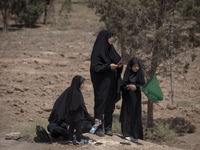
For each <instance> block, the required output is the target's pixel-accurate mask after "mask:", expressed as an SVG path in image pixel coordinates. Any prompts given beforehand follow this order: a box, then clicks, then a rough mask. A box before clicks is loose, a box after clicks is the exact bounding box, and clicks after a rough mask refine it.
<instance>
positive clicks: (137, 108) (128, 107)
mask: <svg viewBox="0 0 200 150" xmlns="http://www.w3.org/2000/svg"><path fill="white" fill-rule="evenodd" d="M134 64H138V65H139V70H138V71H137V72H133V71H132V69H131V68H132V66H133V65H134ZM123 82H124V85H123V88H122V89H123V90H122V107H121V113H120V122H121V131H122V134H123V135H124V136H125V137H126V136H127V137H133V138H135V139H143V127H142V118H141V117H142V107H141V91H140V87H141V86H142V85H144V83H145V80H144V76H143V73H142V69H141V66H140V63H139V60H138V59H136V58H132V59H130V60H129V62H128V65H127V68H126V71H125V73H124V78H123ZM130 84H133V85H135V86H136V87H137V90H135V91H132V90H131V89H129V90H128V89H127V88H126V85H130Z"/></svg>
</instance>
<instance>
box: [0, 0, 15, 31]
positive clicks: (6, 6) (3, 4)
mask: <svg viewBox="0 0 200 150" xmlns="http://www.w3.org/2000/svg"><path fill="white" fill-rule="evenodd" d="M11 5H12V0H1V1H0V10H1V14H2V16H3V24H4V27H3V31H7V28H8V23H9V19H10V9H11Z"/></svg>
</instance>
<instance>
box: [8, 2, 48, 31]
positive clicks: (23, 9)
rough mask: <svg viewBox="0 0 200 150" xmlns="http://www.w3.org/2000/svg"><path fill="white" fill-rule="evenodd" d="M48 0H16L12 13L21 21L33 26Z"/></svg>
mask: <svg viewBox="0 0 200 150" xmlns="http://www.w3.org/2000/svg"><path fill="white" fill-rule="evenodd" d="M45 1H46V0H14V2H13V3H12V11H11V12H12V14H14V15H16V16H17V19H18V22H19V23H24V24H25V26H27V27H33V26H34V25H35V24H36V22H37V20H38V18H39V17H40V16H41V15H42V14H43V12H44V5H45Z"/></svg>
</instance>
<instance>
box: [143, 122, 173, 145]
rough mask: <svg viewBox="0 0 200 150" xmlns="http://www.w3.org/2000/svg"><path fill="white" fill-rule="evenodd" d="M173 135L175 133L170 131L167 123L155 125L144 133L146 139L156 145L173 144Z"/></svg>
mask: <svg viewBox="0 0 200 150" xmlns="http://www.w3.org/2000/svg"><path fill="white" fill-rule="evenodd" d="M175 135H176V133H175V131H174V130H172V129H170V125H169V124H167V123H166V124H164V123H159V124H155V125H154V127H153V128H149V129H148V131H147V132H146V138H147V139H149V140H150V141H153V142H154V141H155V142H158V143H162V142H166V143H168V144H172V143H174V142H175V139H174V137H175Z"/></svg>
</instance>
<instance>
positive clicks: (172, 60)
mask: <svg viewBox="0 0 200 150" xmlns="http://www.w3.org/2000/svg"><path fill="white" fill-rule="evenodd" d="M173 25H174V11H173V12H172V21H170V25H169V40H170V41H169V42H170V43H169V50H170V54H171V65H170V67H171V76H170V80H171V100H172V105H174V85H173V82H174V81H173V79H174V72H173V66H174V63H173V62H174V56H173V47H174V43H173V40H174V37H173V34H174V33H173Z"/></svg>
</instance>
